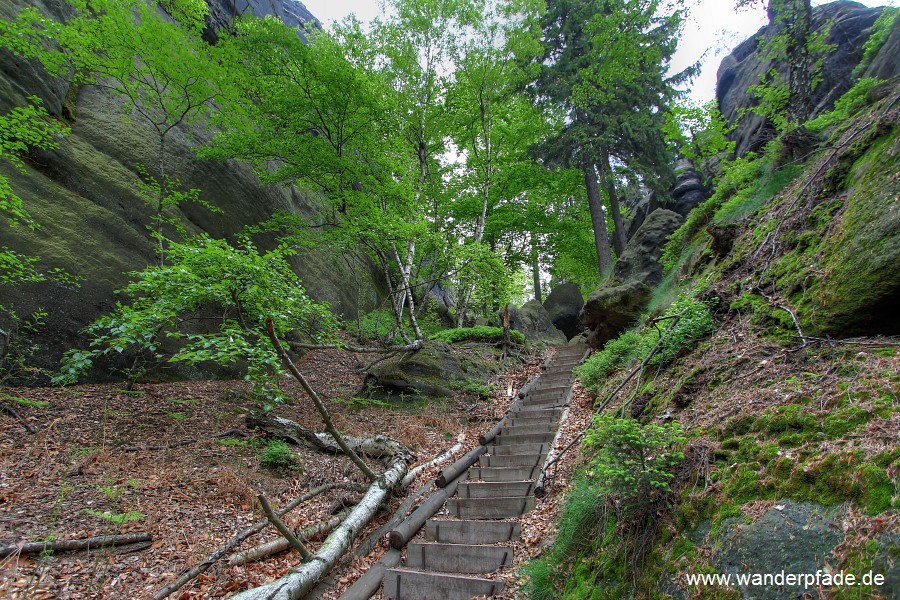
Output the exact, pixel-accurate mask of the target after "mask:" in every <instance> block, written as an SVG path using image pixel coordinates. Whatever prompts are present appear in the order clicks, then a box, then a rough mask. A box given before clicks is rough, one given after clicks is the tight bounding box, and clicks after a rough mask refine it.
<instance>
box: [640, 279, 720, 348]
mask: <svg viewBox="0 0 900 600" xmlns="http://www.w3.org/2000/svg"><path fill="white" fill-rule="evenodd" d="M666 315H680V316H679V318H678V319H677V320H676V321H675V323H674V324H673V325H672V326H670V327H669V328H668V329H666V330H665V332H664V333H663V334H662V337H663V340H662V344H661V345H660V348H659V350H657V352H656V354H654V355H653V357H652V358H651V359H650V364H652V365H666V364H669V363H670V362H672V361H673V360H675V359H676V358H678V357H679V356H681V355H682V354H684V353H686V352H688V351H690V350H693V349H694V347H695V346H696V345H697V343H698V342H699V341H700V340H702V339H703V338H705V337H706V336H708V335H709V334H710V333H712V331H713V329H714V328H715V322H714V321H713V315H712V310H710V308H709V307H708V306H707V305H706V304H704V303H702V302H700V301H699V300H697V299H696V298H695V297H694V296H693V295H692V294H690V293H686V294H682V295H681V296H680V297H679V298H678V299H677V300H675V302H673V303H672V306H671V307H670V308H669V310H668V311H666ZM651 331H653V332H654V333H653V334H651V339H654V337H656V338H658V336H659V333H658V331H657V330H656V329H655V328H654V329H652V330H651ZM654 343H655V340H654Z"/></svg>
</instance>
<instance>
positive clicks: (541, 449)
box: [488, 443, 550, 456]
mask: <svg viewBox="0 0 900 600" xmlns="http://www.w3.org/2000/svg"><path fill="white" fill-rule="evenodd" d="M549 451H550V444H549V443H543V444H504V445H499V446H498V445H493V446H488V452H489V453H490V454H493V455H494V456H500V455H501V454H547V452H549Z"/></svg>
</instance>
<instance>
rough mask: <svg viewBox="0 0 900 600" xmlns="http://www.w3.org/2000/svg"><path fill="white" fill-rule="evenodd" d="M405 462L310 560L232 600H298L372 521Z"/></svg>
mask: <svg viewBox="0 0 900 600" xmlns="http://www.w3.org/2000/svg"><path fill="white" fill-rule="evenodd" d="M406 472H407V466H406V461H405V460H404V459H403V458H401V457H397V458H394V459H393V460H392V461H391V464H390V465H389V466H388V469H387V470H386V471H385V472H384V473H383V474H382V475H381V477H379V478H378V479H376V480H375V481H374V482H373V483H372V485H371V486H369V490H368V491H367V492H366V495H365V496H363V499H362V500H360V502H359V504H357V505H356V507H355V508H354V509H353V510H352V511H351V512H350V515H349V516H348V517H347V518H346V519H345V520H344V522H343V523H341V524H340V525H339V526H338V527H337V528H336V529H335V530H334V531H333V532H332V533H331V535H329V536H328V538H326V540H325V541H324V542H323V543H322V546H321V547H320V548H319V550H318V551H317V552H316V553H315V554H313V557H312V558H311V559H310V560H309V561H307V562H304V563H302V564H301V565H299V566H297V567H295V568H294V569H293V570H291V571H290V572H289V573H288V574H287V575H285V576H284V577H282V578H281V579H278V580H277V581H274V582H272V583H270V584H267V585H262V586H259V587H256V588H253V589H250V590H247V591H245V592H241V593H240V594H237V595H236V596H232V598H233V599H234V600H299V599H300V598H302V597H303V596H304V595H305V594H306V593H307V592H308V591H309V590H310V589H312V587H313V586H314V585H315V584H316V583H317V582H318V581H319V580H320V579H321V578H322V577H324V576H325V575H327V574H328V572H329V571H330V570H331V568H332V567H333V566H334V565H335V563H337V561H338V560H339V559H340V558H341V556H342V555H343V554H344V553H345V552H346V551H347V549H348V548H349V547H350V545H351V544H352V543H353V541H354V540H355V539H356V538H357V537H358V536H359V534H360V532H361V531H362V529H363V528H364V527H365V526H366V525H367V524H368V523H369V521H371V520H372V518H373V517H374V516H375V514H376V513H377V512H378V509H379V508H380V507H381V505H382V503H383V502H384V501H385V499H386V498H387V495H388V492H389V491H390V490H392V489H393V488H395V487H397V486H398V485H399V484H400V482H402V481H403V477H404V476H405V475H406Z"/></svg>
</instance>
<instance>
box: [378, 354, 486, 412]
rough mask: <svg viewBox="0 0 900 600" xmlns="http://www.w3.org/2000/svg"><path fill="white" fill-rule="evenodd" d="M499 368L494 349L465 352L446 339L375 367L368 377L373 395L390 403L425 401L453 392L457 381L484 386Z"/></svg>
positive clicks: (446, 395) (444, 396) (443, 396)
mask: <svg viewBox="0 0 900 600" xmlns="http://www.w3.org/2000/svg"><path fill="white" fill-rule="evenodd" d="M495 369H496V364H495V363H494V356H493V349H492V348H491V347H489V346H485V347H484V348H483V351H481V352H479V351H474V350H473V351H470V352H466V353H465V354H463V353H461V352H459V353H458V352H455V351H454V350H453V348H452V347H451V346H450V345H449V344H446V343H443V342H433V341H432V342H427V343H426V344H425V347H424V348H422V349H421V350H418V351H416V352H413V353H411V354H409V355H407V356H404V357H403V358H402V359H400V360H399V361H397V362H395V363H392V364H387V365H383V366H377V367H375V368H374V369H372V370H371V371H370V372H369V374H368V376H367V379H366V387H367V390H368V392H367V393H368V396H369V397H370V398H373V399H376V400H381V401H389V402H426V401H428V400H430V399H440V398H447V397H449V396H451V395H453V389H454V383H455V382H461V381H467V382H471V383H472V384H476V385H485V384H487V382H488V380H489V379H490V376H491V374H492V373H493V371H494V370H495Z"/></svg>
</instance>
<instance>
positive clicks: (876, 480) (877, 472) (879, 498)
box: [858, 464, 898, 515]
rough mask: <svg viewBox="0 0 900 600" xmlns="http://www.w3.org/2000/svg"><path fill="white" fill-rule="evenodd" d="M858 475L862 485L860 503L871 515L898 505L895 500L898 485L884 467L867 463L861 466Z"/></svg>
mask: <svg viewBox="0 0 900 600" xmlns="http://www.w3.org/2000/svg"><path fill="white" fill-rule="evenodd" d="M858 477H859V479H860V485H861V487H862V492H861V494H860V496H859V503H860V505H861V506H862V507H863V508H864V509H865V510H866V512H868V513H869V514H870V515H877V514H880V513H882V512H884V511H886V510H888V509H889V508H896V507H897V506H898V504H897V503H894V502H893V497H894V495H895V494H896V493H897V486H896V485H894V482H893V481H892V480H891V478H890V477H888V474H887V473H886V472H885V471H884V469H882V468H881V467H878V466H876V465H873V464H865V465H862V467H860V469H859V472H858Z"/></svg>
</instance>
